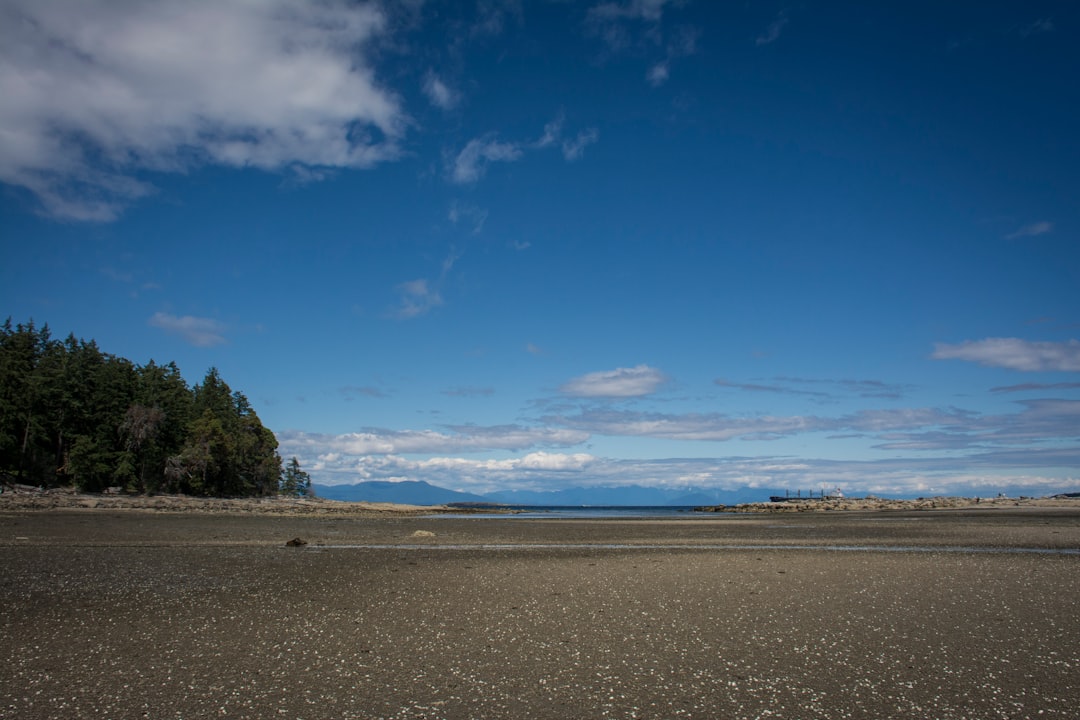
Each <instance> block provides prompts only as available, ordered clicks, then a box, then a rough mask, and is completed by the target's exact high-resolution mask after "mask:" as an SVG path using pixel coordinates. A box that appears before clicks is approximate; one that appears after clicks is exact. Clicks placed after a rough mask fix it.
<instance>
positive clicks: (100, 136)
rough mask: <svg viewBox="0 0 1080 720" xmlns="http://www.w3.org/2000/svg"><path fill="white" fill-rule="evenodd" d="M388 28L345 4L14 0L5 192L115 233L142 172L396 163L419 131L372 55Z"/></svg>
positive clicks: (8, 19) (3, 111)
mask: <svg viewBox="0 0 1080 720" xmlns="http://www.w3.org/2000/svg"><path fill="white" fill-rule="evenodd" d="M385 30H386V22H385V18H384V16H383V13H382V11H381V9H380V7H379V6H378V5H377V4H375V3H351V2H346V1H345V0H327V1H326V2H319V3H293V2H288V1H287V0H265V1H264V2H246V1H244V0H213V1H211V0H193V1H192V2H182V3H164V2H145V3H144V2H137V3H130V2H114V1H113V0H51V1H50V2H37V1H36V0H7V1H6V2H5V3H4V4H3V5H2V6H0V97H3V98H4V101H3V103H0V181H3V182H5V183H8V184H11V185H16V186H20V187H23V188H26V189H28V190H29V191H30V192H32V193H33V194H34V195H35V196H36V197H37V199H38V201H39V202H40V203H41V206H42V208H43V210H44V212H45V213H47V214H49V215H51V216H53V217H56V218H62V219H70V220H96V221H107V220H111V219H114V218H115V217H116V216H117V215H118V214H119V213H120V212H121V211H122V210H123V208H124V207H125V206H126V205H127V204H129V203H131V202H132V201H134V200H136V199H138V198H140V197H144V196H146V195H147V194H149V193H151V192H153V188H152V187H151V186H150V185H149V184H148V183H147V182H146V181H145V180H144V179H142V178H140V177H139V176H138V173H139V172H140V171H146V170H149V171H156V172H183V171H185V170H187V169H189V168H191V167H194V166H198V165H201V164H205V163H209V164H218V165H225V166H232V167H255V168H259V169H263V170H270V171H276V170H282V169H286V168H289V167H290V166H301V167H305V168H311V167H314V168H319V167H349V168H363V167H369V166H371V165H374V164H376V163H378V162H381V161H385V160H389V159H393V158H395V157H396V156H397V155H398V154H399V151H398V141H399V140H400V138H401V136H402V135H403V133H404V129H405V126H406V125H407V122H408V119H407V118H406V116H405V115H404V112H403V111H402V109H401V107H400V103H399V100H398V98H397V97H396V96H395V95H394V94H392V93H391V92H389V91H388V90H386V89H385V88H383V87H381V86H380V85H379V83H378V82H377V81H376V79H375V73H374V70H373V69H372V67H371V66H370V64H369V63H368V62H367V61H366V60H365V57H364V54H363V50H364V48H365V47H367V46H368V45H370V43H371V42H372V41H373V40H375V39H376V38H378V37H379V36H380V35H382V34H383V33H384V32H385Z"/></svg>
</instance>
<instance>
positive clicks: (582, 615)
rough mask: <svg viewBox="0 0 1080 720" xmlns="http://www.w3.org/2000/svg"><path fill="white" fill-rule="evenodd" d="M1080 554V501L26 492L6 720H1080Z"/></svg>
mask: <svg viewBox="0 0 1080 720" xmlns="http://www.w3.org/2000/svg"><path fill="white" fill-rule="evenodd" d="M293 538H301V539H303V540H304V541H306V543H307V544H306V545H302V546H300V547H288V546H286V541H288V540H290V539H293ZM1078 550H1080V508H1077V507H1075V506H1073V507H1068V506H1065V507H1045V508H1040V507H1009V506H997V507H990V508H981V509H980V508H964V509H939V510H929V511H896V512H843V513H835V512H829V513H814V512H807V513H787V514H780V515H754V514H742V515H712V514H705V515H695V516H687V517H686V518H680V519H678V520H664V521H661V520H534V519H528V520H526V519H518V518H477V517H465V516H438V517H430V516H425V515H424V514H423V513H420V514H416V513H411V512H406V513H398V514H395V513H383V514H379V513H368V514H360V515H354V516H349V515H325V514H318V513H300V514H280V513H279V514H273V513H236V512H232V513H230V512H220V511H219V512H209V511H208V512H167V511H165V512H163V511H160V510H147V509H142V510H138V509H119V508H109V507H97V508H92V509H91V508H81V509H50V510H18V509H12V508H6V509H3V510H0V577H2V578H3V580H2V584H0V603H2V607H3V613H2V615H0V617H2V621H0V647H2V648H4V650H3V663H2V665H0V717H3V718H134V717H148V718H196V717H246V718H266V717H282V718H365V719H366V718H430V719H434V718H678V717H686V718H765V717H770V718H844V717H848V718H912V717H920V718H921V717H935V718H1036V717H1061V718H1069V717H1074V716H1075V708H1076V707H1080V683H1078V682H1077V677H1078V676H1080V552H1078Z"/></svg>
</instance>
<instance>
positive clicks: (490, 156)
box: [450, 135, 522, 185]
mask: <svg viewBox="0 0 1080 720" xmlns="http://www.w3.org/2000/svg"><path fill="white" fill-rule="evenodd" d="M521 155H522V150H521V147H520V146H519V145H518V144H517V143H506V142H500V141H498V140H496V139H495V136H494V135H486V136H484V137H482V138H476V139H473V140H470V141H469V142H468V144H467V145H466V146H465V147H464V148H462V150H461V152H459V153H458V154H457V157H455V158H454V163H453V167H452V168H451V171H450V179H451V180H452V181H453V182H455V183H457V184H459V185H468V184H471V183H475V182H476V181H477V180H479V179H480V178H482V177H483V176H484V173H486V172H487V166H488V164H489V163H493V162H514V161H515V160H519V159H520V158H521Z"/></svg>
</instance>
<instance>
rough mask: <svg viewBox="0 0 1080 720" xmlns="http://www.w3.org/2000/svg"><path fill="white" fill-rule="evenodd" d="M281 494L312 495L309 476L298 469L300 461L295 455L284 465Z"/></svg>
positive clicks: (294, 495)
mask: <svg viewBox="0 0 1080 720" xmlns="http://www.w3.org/2000/svg"><path fill="white" fill-rule="evenodd" d="M281 494H282V495H291V496H293V497H305V496H307V495H312V494H313V493H312V490H311V476H310V475H308V474H307V473H306V472H304V471H303V470H301V469H300V461H299V460H297V459H296V458H295V457H293V459H291V460H289V462H288V463H287V464H286V465H285V473H284V474H283V475H282V478H281Z"/></svg>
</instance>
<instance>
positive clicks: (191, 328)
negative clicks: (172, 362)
mask: <svg viewBox="0 0 1080 720" xmlns="http://www.w3.org/2000/svg"><path fill="white" fill-rule="evenodd" d="M148 323H149V325H150V326H151V327H156V328H160V329H162V330H164V331H165V332H167V333H169V334H170V335H177V336H179V337H181V338H183V340H184V341H185V342H187V343H190V344H191V345H194V346H196V347H213V346H214V345H221V344H223V343H225V342H226V341H225V326H224V325H223V324H222V323H220V322H218V321H217V320H214V319H213V318H202V317H195V316H193V315H183V316H177V315H170V314H169V313H164V312H158V313H154V314H153V316H151V318H150V320H149V321H148Z"/></svg>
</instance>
